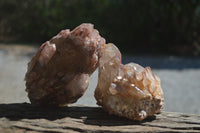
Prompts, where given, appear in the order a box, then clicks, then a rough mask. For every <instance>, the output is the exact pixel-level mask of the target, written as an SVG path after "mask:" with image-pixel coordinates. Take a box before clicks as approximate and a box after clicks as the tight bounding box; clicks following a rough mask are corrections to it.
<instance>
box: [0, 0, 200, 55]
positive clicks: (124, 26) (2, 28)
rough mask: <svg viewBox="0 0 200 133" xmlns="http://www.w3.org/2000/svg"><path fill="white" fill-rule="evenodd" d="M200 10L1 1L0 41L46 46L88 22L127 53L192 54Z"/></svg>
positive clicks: (110, 0)
mask: <svg viewBox="0 0 200 133" xmlns="http://www.w3.org/2000/svg"><path fill="white" fill-rule="evenodd" d="M199 8H200V2H199V1H198V0H166V1H161V0H151V1H147V0H1V1H0V9H1V11H0V41H7V42H8V41H23V42H39V43H42V42H44V41H46V40H49V39H50V38H51V37H52V36H54V35H56V34H57V33H58V32H59V31H60V30H62V29H66V28H69V29H73V28H75V27H76V26H78V25H80V24H81V23H84V22H89V23H93V24H94V25H95V28H96V29H98V30H99V32H100V34H101V35H102V36H103V37H105V38H106V40H107V42H113V43H115V44H116V45H117V46H118V47H119V48H120V49H121V50H122V51H123V52H129V53H170V54H173V53H175V54H177V53H183V54H187V53H188V54H191V52H194V51H195V47H196V44H195V46H194V45H193V44H194V41H195V38H196V37H198V36H199V35H198V30H199V24H200V21H199V20H200V19H199V18H200V16H199V13H200V11H199ZM183 47H184V48H185V49H183Z"/></svg>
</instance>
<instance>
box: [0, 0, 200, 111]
mask: <svg viewBox="0 0 200 133" xmlns="http://www.w3.org/2000/svg"><path fill="white" fill-rule="evenodd" d="M82 23H92V24H94V27H95V29H97V30H98V31H99V33H100V35H101V36H102V37H104V38H105V39H106V42H107V43H109V42H112V43H114V44H115V45H116V46H117V47H118V48H119V49H120V51H121V52H122V55H123V63H129V62H135V63H139V64H140V65H142V66H144V67H146V66H150V67H151V68H152V70H153V72H154V73H155V74H157V75H158V76H159V77H160V78H161V85H162V88H163V91H164V97H165V108H164V110H167V111H176V112H184V113H196V114H200V102H199V101H200V97H199V96H200V82H199V81H200V0H165V1H161V0H151V1H150V0H149V1H148V0H1V1H0V104H3V103H16V102H17V103H22V102H29V100H28V98H27V94H26V92H25V86H24V84H25V82H24V81H23V80H24V75H25V73H26V69H27V63H28V62H29V61H30V59H31V58H32V56H33V55H34V53H35V52H36V50H37V49H38V47H39V46H40V45H41V44H42V43H44V42H45V41H47V40H49V39H50V38H51V37H53V36H54V35H56V34H57V33H58V32H59V31H60V30H62V29H71V30H73V29H74V28H75V27H76V26H78V25H80V24H82ZM97 75H98V72H97V71H95V73H94V74H93V75H92V76H91V78H90V85H89V88H88V90H87V92H86V94H85V95H84V96H83V97H82V98H81V99H80V100H79V101H78V102H77V103H76V104H84V105H92V106H97V105H96V101H95V99H94V96H93V93H94V89H95V87H96V84H97Z"/></svg>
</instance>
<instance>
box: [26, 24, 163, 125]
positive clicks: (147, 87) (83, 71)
mask: <svg viewBox="0 0 200 133" xmlns="http://www.w3.org/2000/svg"><path fill="white" fill-rule="evenodd" d="M98 66H99V75H98V85H97V87H96V90H95V98H96V100H97V104H98V105H101V106H102V107H103V108H104V109H105V110H106V111H107V112H108V113H110V114H115V115H118V116H123V117H126V118H129V119H133V120H139V121H141V120H143V119H145V118H146V117H148V116H152V115H154V114H155V113H159V112H160V111H161V109H162V108H163V104H164V98H163V92H162V89H161V86H160V79H159V77H158V76H156V75H155V74H153V73H152V71H151V68H150V67H146V68H143V67H142V66H140V65H138V64H135V63H129V64H126V65H123V64H122V63H121V53H120V51H119V50H118V48H117V47H116V46H115V45H114V44H106V42H105V39H104V38H102V37H101V36H100V35H99V33H98V31H97V30H95V29H94V28H93V25H92V24H82V25H80V26H78V27H77V28H75V29H74V30H73V31H71V32H70V30H68V29H67V30H63V31H61V32H60V33H59V34H58V35H56V36H55V37H53V38H52V39H51V40H50V41H47V42H46V43H44V44H43V45H42V46H41V47H40V48H39V50H38V51H37V53H36V54H35V55H34V57H33V58H32V60H31V61H30V62H29V64H28V70H27V73H26V76H25V80H26V91H27V92H28V97H29V99H30V101H31V103H33V104H42V105H58V106H63V105H66V104H69V103H74V102H76V101H77V100H78V98H80V97H81V96H82V95H83V94H84V92H85V90H86V89H87V87H88V84H89V76H90V75H91V74H92V73H93V72H94V70H95V69H96V68H97V67H98Z"/></svg>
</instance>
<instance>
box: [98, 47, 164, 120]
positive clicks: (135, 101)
mask: <svg viewBox="0 0 200 133" xmlns="http://www.w3.org/2000/svg"><path fill="white" fill-rule="evenodd" d="M95 98H96V100H97V104H98V105H101V106H102V107H103V108H104V109H105V110H106V111H107V112H109V113H110V114H115V115H118V116H123V117H126V118H129V119H133V120H139V121H141V120H143V119H145V118H146V117H147V116H152V115H154V114H155V113H159V112H160V111H161V109H162V107H163V100H164V99H163V92H162V89H161V86H160V79H159V77H157V76H156V75H154V74H153V73H152V71H151V68H150V67H146V68H143V67H142V66H140V65H138V64H135V63H129V64H126V65H123V64H121V54H120V51H119V50H118V48H117V47H116V46H115V45H113V44H107V45H104V46H102V50H101V57H100V60H99V77H98V85H97V88H96V90H95Z"/></svg>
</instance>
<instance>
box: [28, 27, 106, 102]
mask: <svg viewBox="0 0 200 133" xmlns="http://www.w3.org/2000/svg"><path fill="white" fill-rule="evenodd" d="M102 44H105V39H104V38H102V37H101V36H100V35H99V32H98V31H97V30H95V29H94V28H93V25H92V24H82V25H80V26H78V27H77V28H75V29H74V30H73V31H71V32H70V30H68V29H67V30H62V31H61V32H60V33H59V34H58V35H56V36H55V37H53V38H52V39H51V40H50V41H47V42H46V43H44V44H43V45H41V47H40V48H39V50H38V51H37V53H36V54H35V55H34V57H33V58H32V60H31V61H30V62H29V64H28V70H27V73H26V76H25V80H26V91H27V92H28V97H29V99H30V101H31V103H34V104H54V105H65V104H68V103H73V102H75V101H76V100H77V99H78V98H79V97H81V96H82V95H83V93H84V92H85V90H86V89H87V87H88V84H89V79H88V78H89V76H90V75H91V74H92V73H93V71H94V70H95V69H96V68H97V66H98V56H99V50H100V48H101V45H102Z"/></svg>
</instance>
